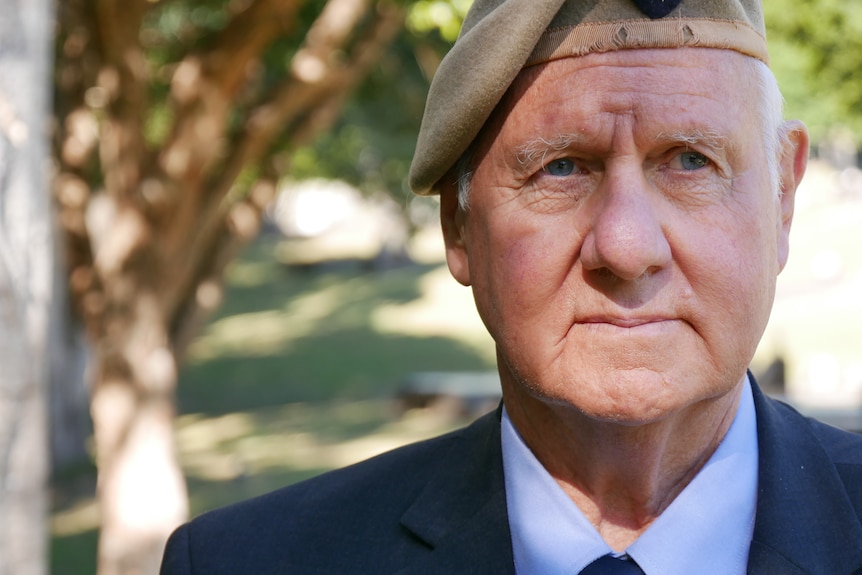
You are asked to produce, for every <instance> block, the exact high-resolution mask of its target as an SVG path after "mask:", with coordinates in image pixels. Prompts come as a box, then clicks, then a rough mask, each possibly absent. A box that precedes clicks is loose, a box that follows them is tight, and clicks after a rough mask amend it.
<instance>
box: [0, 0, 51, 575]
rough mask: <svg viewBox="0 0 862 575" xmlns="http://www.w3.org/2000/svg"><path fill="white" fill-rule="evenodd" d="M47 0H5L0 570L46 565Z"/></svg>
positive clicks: (36, 569)
mask: <svg viewBox="0 0 862 575" xmlns="http://www.w3.org/2000/svg"><path fill="white" fill-rule="evenodd" d="M51 30H52V10H51V2H49V1H48V0H27V1H26V2H25V1H24V0H0V366H2V367H0V574H2V575H5V574H14V575H40V574H43V573H45V572H46V569H47V562H46V556H47V545H46V541H47V532H46V525H47V522H46V515H47V469H48V441H47V417H46V390H47V384H46V381H47V368H46V366H47V364H48V349H47V345H48V344H47V341H48V329H49V317H50V305H51V290H52V273H53V254H54V244H53V239H52V238H53V234H52V223H53V220H52V214H51V199H50V195H49V185H48V178H47V174H48V170H49V162H48V157H49V156H48V139H47V133H48V118H49V115H48V114H49V111H50V105H49V91H48V86H49V78H50V72H49V70H50V54H51V52H50V40H51Z"/></svg>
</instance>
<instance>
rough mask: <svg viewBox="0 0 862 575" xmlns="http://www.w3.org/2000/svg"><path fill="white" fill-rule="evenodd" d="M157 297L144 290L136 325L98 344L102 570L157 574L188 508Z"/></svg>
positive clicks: (95, 407) (172, 373) (171, 366)
mask: <svg viewBox="0 0 862 575" xmlns="http://www.w3.org/2000/svg"><path fill="white" fill-rule="evenodd" d="M157 304H158V300H157V298H156V297H155V296H154V294H152V293H150V294H147V293H142V294H139V295H137V296H136V297H135V298H134V304H133V306H132V307H131V309H130V310H129V314H128V319H129V324H128V326H126V328H125V329H121V330H118V333H117V335H118V337H117V338H116V339H108V338H105V339H103V340H101V341H100V342H99V345H98V347H97V350H96V357H95V364H96V365H95V376H96V380H97V385H96V387H95V390H94V394H93V400H92V404H91V412H92V416H93V424H94V429H95V437H96V452H97V463H98V467H99V486H98V490H99V501H100V504H101V509H102V531H101V538H100V541H99V571H98V572H99V575H119V574H135V573H140V574H149V573H156V572H157V571H158V566H159V560H160V559H161V555H162V550H163V548H164V542H165V540H166V538H167V536H168V534H170V532H171V531H172V530H173V529H174V528H175V527H176V526H177V525H178V524H179V523H181V522H182V521H183V520H184V519H185V518H186V517H187V514H188V503H187V494H186V487H185V480H184V479H183V475H182V472H181V471H180V469H179V466H178V464H177V458H176V454H175V452H174V442H173V420H174V406H173V404H174V402H173V393H174V388H175V385H176V378H177V373H176V367H175V360H174V357H173V355H172V354H171V352H170V351H169V349H168V347H167V344H168V340H167V331H166V329H165V324H164V322H163V321H161V320H160V317H161V316H160V314H159V313H158V305H157ZM116 315H125V314H116Z"/></svg>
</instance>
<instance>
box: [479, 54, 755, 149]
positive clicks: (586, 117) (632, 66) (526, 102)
mask: <svg viewBox="0 0 862 575" xmlns="http://www.w3.org/2000/svg"><path fill="white" fill-rule="evenodd" d="M755 66H756V63H755V62H754V61H753V60H752V59H751V58H748V57H746V56H742V55H739V54H736V53H733V52H728V51H725V50H703V49H689V48H681V49H656V50H637V51H627V52H612V53H601V54H590V55H587V56H580V57H571V58H565V59H559V60H554V61H551V62H545V63H542V64H538V65H534V66H529V67H526V68H524V69H523V70H521V72H520V73H519V74H518V75H517V77H516V78H515V79H514V80H513V81H512V84H511V85H510V86H509V88H508V89H507V91H506V93H505V94H504V95H503V97H502V98H501V100H500V102H499V103H498V104H497V106H496V107H495V108H494V110H493V111H492V113H491V115H490V116H489V118H488V121H487V122H486V124H485V125H484V126H483V127H482V129H481V130H480V132H479V134H478V135H477V137H476V138H475V140H474V142H473V143H472V144H471V146H470V147H469V148H468V150H467V152H466V155H467V156H469V159H470V162H471V164H473V165H475V163H476V162H478V161H479V160H481V157H482V156H483V155H484V152H485V151H486V150H487V148H488V146H489V145H490V143H491V142H492V141H494V140H495V139H496V138H497V136H498V135H499V132H500V129H501V128H502V126H503V124H504V123H506V122H507V121H508V120H510V117H512V116H514V117H515V122H518V129H519V130H520V132H522V133H523V138H524V140H525V141H530V140H531V139H535V138H540V139H541V138H551V139H553V136H554V131H555V130H563V131H569V132H570V130H571V128H572V124H571V123H570V120H571V119H572V118H571V117H575V119H576V120H578V122H579V123H578V124H577V126H579V127H580V129H581V130H587V129H589V126H590V125H591V124H593V123H594V122H591V120H592V119H595V118H591V116H592V115H598V112H608V111H614V110H616V111H619V112H620V113H623V114H627V113H631V114H635V115H639V116H641V117H642V118H643V119H644V120H645V121H650V118H652V117H654V116H655V115H657V114H658V115H661V116H662V118H663V121H664V124H663V125H662V126H661V127H660V128H659V127H656V128H655V129H656V130H658V133H657V134H656V137H658V135H659V133H660V132H662V131H674V132H676V133H679V134H684V133H687V132H690V133H697V132H700V133H707V132H713V133H722V136H721V137H722V138H727V139H728V145H731V144H733V142H732V141H731V139H733V140H737V139H749V138H754V139H755V140H756V139H758V138H760V136H761V135H762V128H763V126H761V121H760V114H759V111H760V103H761V100H762V98H761V93H760V90H761V86H760V82H759V81H758V74H757V70H756V68H755ZM525 116H529V117H531V118H532V120H531V121H529V122H526V123H524V122H520V118H523V117H525Z"/></svg>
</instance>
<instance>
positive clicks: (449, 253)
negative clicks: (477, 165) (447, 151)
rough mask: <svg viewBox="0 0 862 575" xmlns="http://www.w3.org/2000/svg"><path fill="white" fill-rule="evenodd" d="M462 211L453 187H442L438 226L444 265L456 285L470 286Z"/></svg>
mask: <svg viewBox="0 0 862 575" xmlns="http://www.w3.org/2000/svg"><path fill="white" fill-rule="evenodd" d="M464 218H465V214H464V210H462V209H461V207H460V206H459V205H458V193H457V190H456V189H455V186H454V185H448V186H442V187H441V190H440V225H441V227H442V229H443V241H444V243H445V245H446V263H447V264H448V266H449V272H450V273H451V274H452V277H454V278H455V279H456V280H457V281H458V283H460V284H462V285H465V286H469V285H470V262H469V258H468V256H467V247H466V245H465V241H464V239H465V238H464Z"/></svg>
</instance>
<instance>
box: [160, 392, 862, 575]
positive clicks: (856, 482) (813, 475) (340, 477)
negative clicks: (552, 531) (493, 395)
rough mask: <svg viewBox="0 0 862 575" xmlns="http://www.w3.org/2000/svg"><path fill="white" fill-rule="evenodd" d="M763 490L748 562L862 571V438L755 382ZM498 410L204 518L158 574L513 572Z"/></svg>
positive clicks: (752, 566) (783, 573)
mask: <svg viewBox="0 0 862 575" xmlns="http://www.w3.org/2000/svg"><path fill="white" fill-rule="evenodd" d="M754 402H755V408H756V410H757V430H758V441H759V449H760V474H759V485H758V489H759V497H758V502H757V516H756V522H755V528H754V536H753V540H752V543H751V550H750V554H749V566H748V572H749V573H751V574H758V575H761V574H762V575H792V574H803V573H804V574H809V575H814V574H823V575H826V574H828V575H850V574H854V573H857V574H858V573H862V521H860V517H862V436H859V435H855V434H851V433H846V432H843V431H839V430H836V429H834V428H831V427H828V426H826V425H824V424H822V423H819V422H817V421H814V420H811V419H806V418H804V417H803V416H801V415H800V414H798V413H797V412H795V411H794V410H793V409H791V408H789V407H787V406H786V405H783V404H781V403H779V402H776V401H774V400H772V399H769V398H767V397H765V396H764V395H763V394H762V393H761V392H760V390H759V389H757V386H756V385H755V386H754ZM499 417H500V412H499V410H498V411H497V412H496V413H491V414H488V415H486V416H485V417H483V418H481V419H479V420H478V421H476V422H475V423H474V424H472V425H471V426H470V427H467V428H465V429H462V430H460V431H456V432H454V433H451V434H448V435H445V436H442V437H440V438H436V439H432V440H429V441H425V442H422V443H418V444H414V445H410V446H407V447H404V448H401V449H398V450H395V451H393V452H390V453H388V454H384V455H381V456H379V457H376V458H374V459H371V460H368V461H365V462H363V463H359V464H357V465H354V466H352V467H348V468H345V469H341V470H337V471H334V472H331V473H327V474H325V475H322V476H320V477H317V478H315V479H311V480H309V481H306V482H304V483H300V484H297V485H293V486H290V487H287V488H284V489H281V490H279V491H275V492H273V493H270V494H267V495H263V496H261V497H258V498H256V499H252V500H250V501H245V502H243V503H239V504H236V505H233V506H230V507H226V508H224V509H220V510H216V511H213V512H210V513H207V514H204V515H202V516H201V517H198V518H197V519H195V520H194V521H192V522H191V523H188V524H186V525H183V526H182V527H180V528H179V529H178V530H177V531H176V532H175V533H174V534H173V535H172V536H171V539H170V541H169V542H168V545H167V549H166V551H165V556H164V560H163V563H162V570H161V574H162V575H180V574H182V575H189V574H195V575H221V574H225V575H226V574H230V575H269V574H293V573H299V574H305V573H313V574H329V573H338V574H344V573H357V574H388V573H402V574H407V573H426V574H456V573H470V574H477V573H493V574H495V575H496V574H514V563H513V559H512V545H511V540H510V534H509V523H508V517H507V513H506V496H505V492H504V483H503V465H502V455H501V449H500V422H499Z"/></svg>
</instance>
